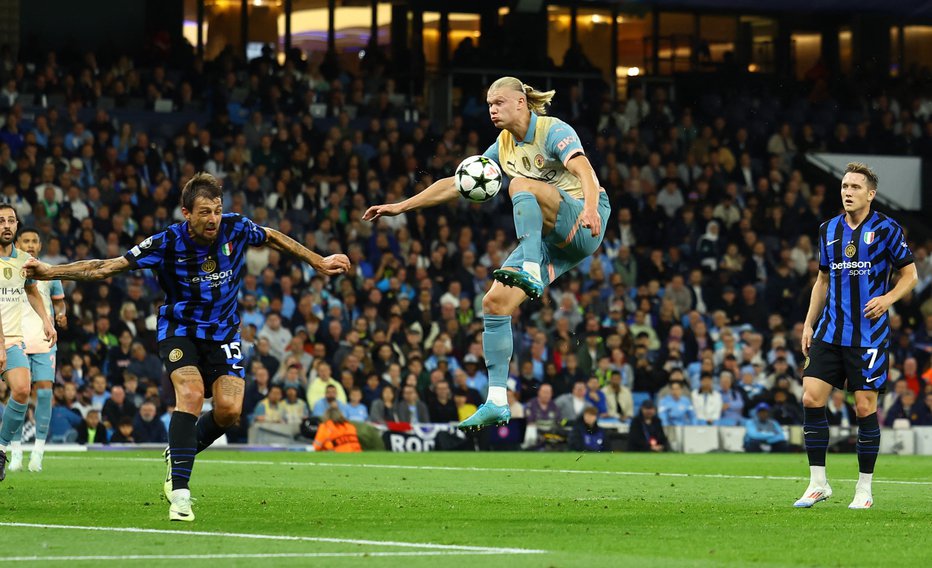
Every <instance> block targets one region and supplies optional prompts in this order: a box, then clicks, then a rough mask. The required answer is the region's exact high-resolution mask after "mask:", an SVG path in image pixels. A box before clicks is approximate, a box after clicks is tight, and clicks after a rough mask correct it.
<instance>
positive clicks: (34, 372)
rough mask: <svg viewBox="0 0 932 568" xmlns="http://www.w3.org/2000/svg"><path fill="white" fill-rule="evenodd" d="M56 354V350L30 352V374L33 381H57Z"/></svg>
mask: <svg viewBox="0 0 932 568" xmlns="http://www.w3.org/2000/svg"><path fill="white" fill-rule="evenodd" d="M55 355H56V350H55V349H52V350H51V351H49V352H48V353H29V354H28V355H27V356H28V357H29V374H30V375H31V376H32V382H34V383H37V382H39V381H52V382H54V381H55Z"/></svg>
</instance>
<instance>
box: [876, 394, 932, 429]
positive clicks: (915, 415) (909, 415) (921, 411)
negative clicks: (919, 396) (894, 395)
mask: <svg viewBox="0 0 932 568" xmlns="http://www.w3.org/2000/svg"><path fill="white" fill-rule="evenodd" d="M929 415H930V414H929V408H928V407H926V405H925V402H924V401H923V402H919V401H918V400H916V395H915V393H913V391H912V390H911V389H909V388H907V389H906V391H904V392H903V394H902V395H900V397H899V398H898V399H897V400H896V402H894V403H893V406H891V407H890V410H889V411H888V412H887V415H886V417H885V418H884V420H883V425H884V426H886V427H888V428H892V427H895V426H896V425H897V421H900V420H905V421H907V422H908V423H909V424H910V425H911V426H924V425H926V423H927V422H928V421H929Z"/></svg>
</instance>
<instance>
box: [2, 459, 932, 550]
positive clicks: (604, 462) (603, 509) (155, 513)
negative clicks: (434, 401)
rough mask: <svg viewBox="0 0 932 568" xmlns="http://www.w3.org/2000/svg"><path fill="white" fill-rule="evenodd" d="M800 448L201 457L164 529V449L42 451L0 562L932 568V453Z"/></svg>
mask: <svg viewBox="0 0 932 568" xmlns="http://www.w3.org/2000/svg"><path fill="white" fill-rule="evenodd" d="M828 459H829V463H828V465H829V480H830V482H831V483H832V488H833V490H834V492H835V496H834V497H832V499H830V500H829V501H827V502H825V503H820V504H818V505H816V506H815V507H814V508H813V509H810V510H797V509H794V508H793V507H792V504H793V501H794V500H795V499H796V498H797V497H799V495H801V494H802V492H803V490H804V489H805V488H806V484H807V479H805V478H804V477H803V476H804V475H806V474H807V472H808V468H807V465H806V457H805V455H804V454H794V455H783V456H770V455H757V456H750V455H740V454H714V455H696V456H692V455H682V454H664V455H635V454H608V455H599V454H576V453H546V454H531V453H520V454H517V453H515V454H510V453H481V454H479V453H429V454H391V453H384V452H378V453H363V454H354V455H336V454H329V455H324V454H308V453H297V452H248V453H247V452H235V451H208V452H206V453H205V454H202V455H201V457H200V458H199V459H198V460H197V462H196V465H195V475H194V480H193V484H192V494H193V496H194V497H195V498H196V499H197V501H196V502H195V505H194V511H195V514H196V515H197V520H196V521H195V522H194V523H170V522H169V521H168V505H167V503H166V502H165V500H164V497H162V495H161V492H162V476H163V475H164V465H163V462H162V460H161V458H160V456H159V453H158V452H155V451H149V452H88V453H84V454H54V453H52V454H47V455H46V460H45V471H43V472H42V473H39V474H33V473H28V472H17V473H8V475H7V479H6V481H4V482H3V483H2V484H0V531H2V534H3V536H4V539H3V540H4V543H5V546H4V551H3V554H4V556H3V557H2V558H0V562H17V563H20V564H23V563H26V564H27V565H36V566H40V565H41V566H46V565H64V564H65V563H67V564H68V565H83V566H90V565H99V564H100V563H102V562H105V563H108V564H112V565H128V566H134V565H135V566H156V565H164V566H168V565H171V566H177V565H179V561H180V562H182V563H184V564H189V563H193V564H197V565H205V564H207V563H208V562H210V563H214V564H215V565H223V566H256V565H268V566H308V565H314V566H328V567H329V566H404V567H405V568H414V567H420V566H431V567H435V566H453V565H457V566H490V565H507V566H509V567H516V566H541V567H563V566H588V567H601V566H631V565H638V566H747V565H756V566H845V567H848V566H920V565H922V566H927V565H928V564H927V563H928V552H927V551H928V547H927V545H926V544H925V542H926V541H925V538H927V536H928V535H929V534H930V530H932V517H930V511H932V458H928V457H904V456H888V455H884V456H881V457H880V460H879V462H878V468H877V479H876V481H875V483H874V499H875V505H874V508H873V509H872V510H869V511H850V510H848V508H847V506H848V503H849V502H850V500H851V497H852V495H853V491H854V485H855V480H856V478H857V459H856V457H855V456H852V455H845V456H838V455H829V458H828Z"/></svg>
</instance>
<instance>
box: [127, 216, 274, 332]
mask: <svg viewBox="0 0 932 568" xmlns="http://www.w3.org/2000/svg"><path fill="white" fill-rule="evenodd" d="M266 238H267V234H266V231H265V229H263V228H262V227H260V226H259V225H256V224H255V223H253V222H252V221H251V220H250V219H247V218H246V217H243V216H242V215H238V214H235V213H227V214H225V215H223V217H222V219H221V221H220V227H219V231H218V235H217V239H216V240H215V241H214V242H213V243H212V244H210V245H201V244H198V243H195V242H194V241H193V240H192V239H191V236H190V234H189V232H188V223H187V222H184V223H177V224H174V225H172V226H170V227H168V228H167V229H165V230H164V231H162V232H161V233H158V234H156V235H152V236H151V237H149V238H147V239H146V240H144V241H143V242H141V243H139V244H138V245H137V246H135V247H133V248H132V249H130V250H129V251H128V252H127V253H126V254H125V255H124V257H125V258H126V260H128V261H129V263H130V266H131V267H132V268H134V269H135V268H150V269H152V271H153V272H155V274H156V276H157V277H158V280H159V284H160V285H161V287H162V290H163V291H164V292H165V304H164V305H163V306H162V307H161V308H159V316H158V340H159V341H162V340H164V339H167V338H169V337H191V338H197V339H206V340H211V341H220V342H228V341H234V340H237V339H239V323H240V319H239V310H238V303H237V296H238V293H239V288H240V281H241V280H242V277H243V274H244V271H245V259H246V247H247V245H251V246H258V245H261V244H262V243H264V242H265V240H266Z"/></svg>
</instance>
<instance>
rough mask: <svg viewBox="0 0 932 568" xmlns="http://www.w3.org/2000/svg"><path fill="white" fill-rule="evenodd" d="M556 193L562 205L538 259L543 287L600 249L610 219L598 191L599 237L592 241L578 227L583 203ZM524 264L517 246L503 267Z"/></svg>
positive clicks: (609, 208)
mask: <svg viewBox="0 0 932 568" xmlns="http://www.w3.org/2000/svg"><path fill="white" fill-rule="evenodd" d="M555 189H556V190H557V191H559V192H560V197H561V199H562V201H561V203H560V209H559V210H558V211H557V222H556V224H555V225H554V227H553V230H552V231H550V233H548V234H547V235H546V236H545V237H544V238H543V240H542V241H541V245H542V248H543V251H542V253H543V254H542V255H541V263H540V276H541V279H542V280H543V282H544V286H547V285H549V284H551V283H552V282H553V281H554V280H556V279H557V278H559V277H560V276H562V275H563V274H566V273H567V272H569V271H570V270H572V269H573V267H575V266H576V265H577V264H579V263H580V262H582V261H583V260H585V259H586V258H587V257H589V256H592V254H593V253H594V252H595V251H597V250H598V249H599V246H600V245H601V244H602V237H604V236H605V227H607V226H608V221H609V218H610V217H611V215H612V206H611V205H610V204H609V201H608V194H607V193H606V192H605V191H604V190H599V206H598V207H599V216H600V217H602V232H601V233H599V236H598V237H593V236H592V233H591V232H590V231H589V229H586V228H584V227H582V226H580V224H581V222H582V220H581V218H582V212H583V204H584V201H583V200H582V199H576V198H575V197H571V196H570V194H568V193H567V192H565V191H563V190H562V189H560V188H559V187H557V188H555ZM523 264H524V252H523V251H522V250H521V247H520V246H519V247H518V248H516V249H515V250H514V251H513V252H512V253H511V254H510V255H508V258H507V259H506V260H505V262H504V264H502V267H506V266H507V267H511V268H521V266H522V265H523Z"/></svg>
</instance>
